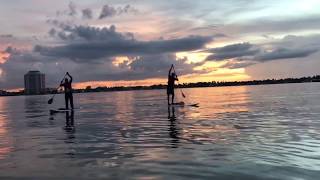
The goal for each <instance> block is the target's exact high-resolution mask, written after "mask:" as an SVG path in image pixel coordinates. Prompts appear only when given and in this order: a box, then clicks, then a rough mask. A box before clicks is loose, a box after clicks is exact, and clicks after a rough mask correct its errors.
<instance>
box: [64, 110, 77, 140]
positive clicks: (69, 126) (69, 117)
mask: <svg viewBox="0 0 320 180" xmlns="http://www.w3.org/2000/svg"><path fill="white" fill-rule="evenodd" d="M65 130H66V132H67V133H71V134H73V133H74V132H75V130H76V129H75V127H74V111H70V112H69V111H66V126H65ZM71 138H72V139H73V138H74V137H73V136H72V137H71Z"/></svg>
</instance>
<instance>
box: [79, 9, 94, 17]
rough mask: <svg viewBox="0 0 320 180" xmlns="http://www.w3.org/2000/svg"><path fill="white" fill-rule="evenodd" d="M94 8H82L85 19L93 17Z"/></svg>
mask: <svg viewBox="0 0 320 180" xmlns="http://www.w3.org/2000/svg"><path fill="white" fill-rule="evenodd" d="M92 17H93V15H92V10H91V9H90V8H85V9H83V10H82V18H83V19H92Z"/></svg>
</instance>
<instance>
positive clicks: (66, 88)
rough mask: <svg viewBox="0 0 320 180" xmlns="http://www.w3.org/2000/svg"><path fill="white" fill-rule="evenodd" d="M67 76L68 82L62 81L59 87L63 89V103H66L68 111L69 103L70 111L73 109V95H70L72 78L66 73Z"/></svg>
mask: <svg viewBox="0 0 320 180" xmlns="http://www.w3.org/2000/svg"><path fill="white" fill-rule="evenodd" d="M66 75H67V76H69V78H70V80H69V79H68V78H65V79H64V82H63V81H61V83H60V86H63V87H64V98H65V103H66V109H69V101H70V106H71V109H73V95H72V86H71V83H72V76H70V74H69V73H68V72H67V73H66Z"/></svg>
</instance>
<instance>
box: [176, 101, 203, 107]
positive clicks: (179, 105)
mask: <svg viewBox="0 0 320 180" xmlns="http://www.w3.org/2000/svg"><path fill="white" fill-rule="evenodd" d="M170 106H174V107H184V106H191V107H199V103H193V104H186V103H184V102H178V103H173V104H170Z"/></svg>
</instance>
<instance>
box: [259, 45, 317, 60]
mask: <svg viewBox="0 0 320 180" xmlns="http://www.w3.org/2000/svg"><path fill="white" fill-rule="evenodd" d="M317 51H318V49H308V48H307V49H287V48H279V49H274V50H272V51H271V52H264V53H261V54H259V55H258V56H256V57H254V59H256V60H258V61H270V60H280V59H291V58H302V57H307V56H309V55H311V54H313V53H315V52H317Z"/></svg>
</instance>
